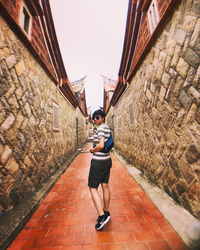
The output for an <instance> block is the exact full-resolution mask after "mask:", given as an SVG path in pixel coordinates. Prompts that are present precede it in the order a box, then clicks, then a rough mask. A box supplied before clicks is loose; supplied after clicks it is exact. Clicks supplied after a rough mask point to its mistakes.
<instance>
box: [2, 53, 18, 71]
mask: <svg viewBox="0 0 200 250" xmlns="http://www.w3.org/2000/svg"><path fill="white" fill-rule="evenodd" d="M5 60H6V64H7V66H8V68H9V69H11V68H12V67H13V66H14V65H15V64H16V58H15V56H14V55H10V56H8V57H6V59H5Z"/></svg>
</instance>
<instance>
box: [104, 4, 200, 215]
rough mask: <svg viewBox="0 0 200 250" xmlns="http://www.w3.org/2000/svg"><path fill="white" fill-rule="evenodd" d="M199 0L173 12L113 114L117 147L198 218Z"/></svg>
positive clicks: (199, 130)
mask: <svg viewBox="0 0 200 250" xmlns="http://www.w3.org/2000/svg"><path fill="white" fill-rule="evenodd" d="M199 14H200V4H199V2H198V1H191V0H185V1H180V4H179V5H178V6H177V7H176V8H175V9H174V12H172V13H171V16H169V17H168V20H166V23H165V26H164V27H163V30H162V32H160V34H158V36H157V39H156V40H155V43H154V44H153V47H152V48H151V49H150V50H149V53H148V54H147V56H146V58H145V59H144V61H143V62H142V64H141V66H140V67H139V69H138V70H137V72H136V74H135V75H134V77H133V78H132V80H131V82H130V86H129V87H128V88H127V90H126V91H125V92H124V94H123V95H122V97H121V98H120V100H119V101H118V103H117V104H116V105H115V107H114V108H113V109H110V111H109V113H108V116H107V121H108V123H109V122H111V116H112V115H114V134H115V147H116V148H117V150H119V151H120V153H121V154H122V155H123V156H124V157H125V158H126V159H127V160H129V161H130V162H131V163H134V165H135V166H136V167H137V168H138V169H139V170H141V171H142V172H143V173H144V175H145V176H146V177H147V178H148V179H149V180H150V181H152V182H153V183H155V184H156V185H158V186H159V187H160V188H162V189H163V190H164V191H165V192H167V193H168V194H169V195H170V196H171V197H173V198H174V200H175V201H177V202H178V203H179V204H181V205H182V206H183V207H185V208H186V209H187V210H189V211H190V212H191V213H192V214H193V215H195V216H196V217H198V218H200V66H199V63H200V47H199V45H200V37H199V32H200V18H199V17H200V16H199Z"/></svg>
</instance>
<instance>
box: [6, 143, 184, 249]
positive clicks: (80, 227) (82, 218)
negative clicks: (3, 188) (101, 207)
mask: <svg viewBox="0 0 200 250" xmlns="http://www.w3.org/2000/svg"><path fill="white" fill-rule="evenodd" d="M88 147H89V145H87V146H86V148H88ZM86 148H85V149H86ZM90 159H91V154H89V153H82V154H79V155H78V156H77V157H76V158H75V160H74V161H73V162H72V163H71V165H70V166H69V168H68V169H67V170H66V172H65V173H64V174H63V175H62V176H61V177H60V179H59V180H58V182H57V183H56V184H55V185H54V187H53V188H52V189H51V191H50V192H49V194H48V195H47V196H46V198H45V199H44V200H43V202H42V203H41V205H40V206H39V208H38V209H37V211H36V212H35V213H34V214H33V216H32V218H31V219H30V221H29V222H28V223H27V224H26V225H25V227H24V229H23V230H22V231H21V233H20V234H19V235H18V236H17V237H16V239H15V240H14V241H13V243H12V244H11V245H10V247H9V248H8V249H10V250H11V249H17V250H24V249H25V250H28V249H48V250H65V249H66V250H68V249H69V250H72V249H74V250H79V249H86V250H103V249H104V250H111V249H113V250H118V249H120V250H123V249H126V250H127V249H131V250H132V249H134V250H138V249H140V250H145V249H152V250H160V249H162V250H168V249H177V250H178V249H179V250H184V249H187V248H186V247H185V246H184V244H183V242H182V241H181V239H180V238H179V237H178V235H177V234H176V233H175V232H174V230H173V229H172V227H171V226H170V225H169V224H168V223H167V221H166V220H165V219H164V217H163V216H162V215H161V214H160V212H159V211H158V210H157V208H156V207H155V206H154V205H153V204H152V202H151V201H150V200H149V199H148V198H147V196H146V195H145V193H144V192H143V191H142V189H141V188H140V187H139V186H138V184H137V183H136V182H135V181H134V180H133V179H132V177H131V176H130V175H129V173H128V172H127V171H126V169H125V168H124V167H123V165H122V164H121V163H120V162H119V160H118V159H117V158H116V157H115V156H112V159H113V167H112V171H111V179H110V189H111V193H112V199H111V204H110V213H111V222H109V224H107V225H106V226H105V228H104V230H103V231H102V232H99V231H96V230H95V229H94V225H95V222H96V218H97V213H96V210H95V208H94V205H93V202H92V200H91V197H90V193H89V190H88V187H87V177H88V171H89V165H90Z"/></svg>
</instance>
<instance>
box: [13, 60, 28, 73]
mask: <svg viewBox="0 0 200 250" xmlns="http://www.w3.org/2000/svg"><path fill="white" fill-rule="evenodd" d="M15 70H16V73H17V75H18V76H20V75H21V74H23V73H24V71H25V70H26V67H25V64H24V61H20V62H18V63H17V64H16V65H15Z"/></svg>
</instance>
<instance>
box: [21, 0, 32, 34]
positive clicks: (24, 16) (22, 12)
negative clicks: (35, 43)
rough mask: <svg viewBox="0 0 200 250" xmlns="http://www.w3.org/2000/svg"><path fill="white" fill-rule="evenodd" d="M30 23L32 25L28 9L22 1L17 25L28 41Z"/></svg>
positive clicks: (30, 29)
mask: <svg viewBox="0 0 200 250" xmlns="http://www.w3.org/2000/svg"><path fill="white" fill-rule="evenodd" d="M24 12H26V13H24ZM27 16H28V17H29V20H28V27H27V28H26V27H25V26H26V25H27V23H26V18H27ZM32 23H33V17H32V15H31V13H30V10H29V8H28V7H27V6H26V4H25V3H24V1H23V2H22V4H21V6H20V14H19V25H20V27H21V28H22V30H23V31H24V33H25V34H26V36H27V37H28V38H29V39H31V31H32Z"/></svg>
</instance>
